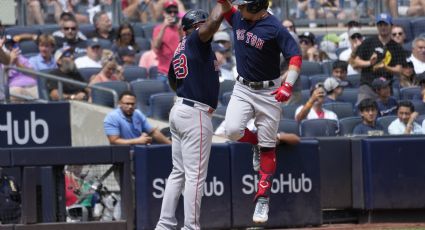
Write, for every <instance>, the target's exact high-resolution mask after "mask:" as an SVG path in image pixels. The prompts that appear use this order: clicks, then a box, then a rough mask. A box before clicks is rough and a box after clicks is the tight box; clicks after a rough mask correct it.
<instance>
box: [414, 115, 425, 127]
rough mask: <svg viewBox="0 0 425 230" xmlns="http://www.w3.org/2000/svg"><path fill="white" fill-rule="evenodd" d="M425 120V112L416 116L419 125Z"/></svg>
mask: <svg viewBox="0 0 425 230" xmlns="http://www.w3.org/2000/svg"><path fill="white" fill-rule="evenodd" d="M424 120H425V114H422V115H419V116H417V117H416V120H415V121H416V122H418V124H419V125H421V126H422V122H423V121H424Z"/></svg>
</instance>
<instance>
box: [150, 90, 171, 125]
mask: <svg viewBox="0 0 425 230" xmlns="http://www.w3.org/2000/svg"><path fill="white" fill-rule="evenodd" d="M175 96H176V94H175V93H174V92H168V93H155V94H152V95H151V96H150V98H149V108H150V112H149V116H150V117H152V118H154V119H158V120H162V121H168V118H169V116H170V111H171V108H172V107H173V105H174V97H175Z"/></svg>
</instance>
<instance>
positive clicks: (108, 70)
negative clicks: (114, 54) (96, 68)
mask: <svg viewBox="0 0 425 230" xmlns="http://www.w3.org/2000/svg"><path fill="white" fill-rule="evenodd" d="M122 74H123V69H122V67H121V66H119V65H118V64H117V63H116V62H115V61H113V60H112V61H107V62H105V63H104V64H103V67H102V70H101V71H100V72H99V73H98V74H96V75H93V76H92V77H91V78H90V82H89V85H93V84H96V83H99V82H107V81H123V80H124V77H123V75H122Z"/></svg>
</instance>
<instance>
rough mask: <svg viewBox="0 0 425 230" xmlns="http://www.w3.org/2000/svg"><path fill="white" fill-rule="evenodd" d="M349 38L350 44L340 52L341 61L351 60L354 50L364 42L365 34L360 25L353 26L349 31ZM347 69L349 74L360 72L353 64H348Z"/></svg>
mask: <svg viewBox="0 0 425 230" xmlns="http://www.w3.org/2000/svg"><path fill="white" fill-rule="evenodd" d="M348 40H349V42H350V46H349V47H348V48H347V49H346V50H344V51H342V52H341V53H340V54H339V60H341V61H346V62H349V60H350V57H351V54H352V53H353V50H356V49H357V47H359V45H360V44H362V42H363V35H362V34H361V31H360V29H359V28H358V27H353V28H351V29H350V30H349V31H348ZM347 71H348V73H347V74H349V75H351V74H358V73H359V71H358V70H355V69H354V68H353V67H352V66H351V64H349V65H348V69H347Z"/></svg>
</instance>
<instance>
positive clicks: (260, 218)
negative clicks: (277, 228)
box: [252, 197, 269, 224]
mask: <svg viewBox="0 0 425 230" xmlns="http://www.w3.org/2000/svg"><path fill="white" fill-rule="evenodd" d="M268 219H269V198H266V197H260V198H258V199H257V203H256V204H255V210H254V215H253V216H252V221H254V223H257V224H262V223H266V222H267V220H268Z"/></svg>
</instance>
